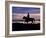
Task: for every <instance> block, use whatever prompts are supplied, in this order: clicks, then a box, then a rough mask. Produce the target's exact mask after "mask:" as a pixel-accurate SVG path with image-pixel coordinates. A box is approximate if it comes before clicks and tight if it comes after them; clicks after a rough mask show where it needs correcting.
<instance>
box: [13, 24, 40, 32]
mask: <svg viewBox="0 0 46 38" xmlns="http://www.w3.org/2000/svg"><path fill="white" fill-rule="evenodd" d="M24 30H40V24H39V23H38V24H23V23H12V31H24Z"/></svg>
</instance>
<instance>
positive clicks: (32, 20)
mask: <svg viewBox="0 0 46 38" xmlns="http://www.w3.org/2000/svg"><path fill="white" fill-rule="evenodd" d="M23 19H25V22H27V24H28V22H29V21H31V22H32V23H33V22H34V21H35V19H34V18H27V17H25V16H24V17H23Z"/></svg>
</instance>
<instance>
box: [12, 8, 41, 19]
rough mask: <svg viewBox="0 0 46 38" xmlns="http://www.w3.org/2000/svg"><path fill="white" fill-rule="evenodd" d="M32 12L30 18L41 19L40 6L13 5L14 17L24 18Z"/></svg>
mask: <svg viewBox="0 0 46 38" xmlns="http://www.w3.org/2000/svg"><path fill="white" fill-rule="evenodd" d="M28 12H29V14H30V18H32V17H33V18H36V19H40V8H35V7H12V19H13V20H16V19H17V20H22V19H23V16H27V14H28Z"/></svg>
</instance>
